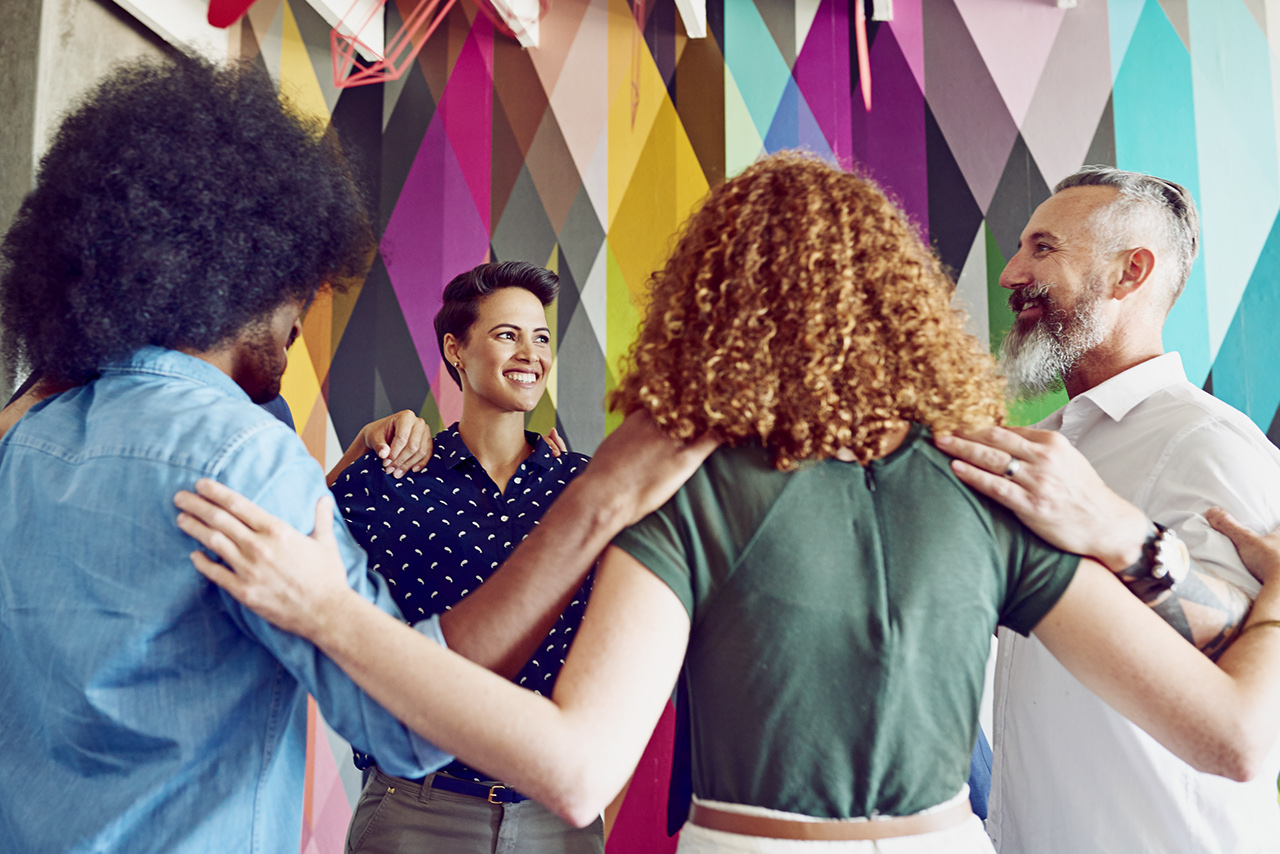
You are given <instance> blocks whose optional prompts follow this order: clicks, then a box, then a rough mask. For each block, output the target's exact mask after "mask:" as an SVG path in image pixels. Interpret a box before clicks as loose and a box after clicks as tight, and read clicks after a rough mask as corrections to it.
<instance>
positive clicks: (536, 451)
mask: <svg viewBox="0 0 1280 854" xmlns="http://www.w3.org/2000/svg"><path fill="white" fill-rule="evenodd" d="M524 438H525V441H526V442H528V443H529V444H530V445H532V446H533V453H531V454H529V456H528V457H526V458H525V460H524V463H523V464H527V465H535V466H538V467H539V468H542V469H549V468H551V466H552V464H553V462H554V460H555V457H554V456H552V454H551V446H550V445H548V444H547V440H546V439H544V438H542V437H541V436H539V435H538V434H537V433H533V432H530V431H529V430H525V431H524ZM435 441H436V448H437V449H438V451H439V453H440V459H441V460H442V461H443V462H444V464H445V465H446V466H447V467H448V468H451V469H456V468H459V467H461V466H463V465H464V464H467V463H469V462H472V461H474V460H475V458H476V455H475V454H473V453H471V450H470V449H469V448H468V447H467V443H466V442H464V441H462V434H461V433H459V432H458V424H457V422H454V423H453V424H451V425H450V426H448V427H446V428H445V429H443V430H441V431H440V432H439V433H437V434H436V438H435Z"/></svg>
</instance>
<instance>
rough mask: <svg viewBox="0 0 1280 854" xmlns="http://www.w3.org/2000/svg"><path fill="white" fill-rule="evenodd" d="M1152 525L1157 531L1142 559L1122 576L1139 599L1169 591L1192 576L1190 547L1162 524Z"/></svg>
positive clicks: (1149, 540) (1148, 540) (1143, 547)
mask: <svg viewBox="0 0 1280 854" xmlns="http://www.w3.org/2000/svg"><path fill="white" fill-rule="evenodd" d="M1151 524H1152V526H1153V527H1154V529H1155V530H1154V531H1152V533H1151V535H1150V536H1148V537H1147V541H1146V542H1145V543H1143V545H1142V556H1141V557H1139V558H1138V560H1137V561H1136V562H1135V563H1134V564H1133V565H1132V566H1130V567H1129V568H1128V569H1126V570H1125V571H1124V572H1122V573H1120V575H1121V577H1122V578H1123V579H1125V583H1126V584H1128V585H1129V586H1130V587H1131V588H1134V592H1135V593H1138V594H1139V595H1142V594H1143V593H1159V592H1161V591H1164V590H1168V589H1169V588H1170V587H1173V586H1174V585H1175V584H1177V583H1178V582H1180V581H1182V580H1183V579H1185V578H1186V577H1187V575H1188V574H1189V573H1190V572H1191V552H1190V551H1188V550H1187V544H1186V543H1184V542H1183V541H1182V540H1180V539H1179V538H1178V535H1177V534H1175V533H1174V532H1173V531H1172V530H1171V529H1169V528H1166V527H1165V526H1164V525H1161V524H1160V523H1159V522H1152V523H1151ZM1138 588H1141V590H1139V589H1138Z"/></svg>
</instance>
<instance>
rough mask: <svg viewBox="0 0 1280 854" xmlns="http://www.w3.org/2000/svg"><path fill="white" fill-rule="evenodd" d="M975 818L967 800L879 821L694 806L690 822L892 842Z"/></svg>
mask: <svg viewBox="0 0 1280 854" xmlns="http://www.w3.org/2000/svg"><path fill="white" fill-rule="evenodd" d="M971 815H973V809H972V808H971V807H970V806H969V801H968V799H966V800H964V801H962V802H960V803H958V804H956V805H955V806H953V807H948V808H947V809H945V810H940V811H938V812H931V813H923V814H918V815H904V816H895V817H893V818H876V819H871V820H869V821H792V820H791V819H785V818H770V817H768V816H761V815H744V814H742V813H736V812H726V811H725V810H720V809H716V808H715V807H708V806H705V805H703V804H696V803H695V804H694V805H693V806H692V808H691V809H690V812H689V821H690V822H692V823H693V824H696V825H697V826H698V827H705V828H707V829H708V830H719V831H722V832H724V833H739V834H742V835H743V836H763V837H766V838H768V839H828V840H837V839H890V838H892V837H895V836H912V835H915V834H919V833H934V832H936V831H939V830H950V829H952V828H954V827H959V826H960V825H962V824H964V823H965V821H967V820H968V819H969V816H971Z"/></svg>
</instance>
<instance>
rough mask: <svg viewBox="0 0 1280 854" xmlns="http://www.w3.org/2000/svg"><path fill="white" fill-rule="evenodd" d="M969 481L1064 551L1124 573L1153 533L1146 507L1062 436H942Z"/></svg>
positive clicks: (1005, 430)
mask: <svg viewBox="0 0 1280 854" xmlns="http://www.w3.org/2000/svg"><path fill="white" fill-rule="evenodd" d="M935 441H936V444H937V446H938V447H939V448H941V449H942V450H943V451H945V452H946V453H948V454H950V455H951V456H953V457H955V459H954V460H952V462H951V468H952V470H953V471H954V472H955V473H956V476H957V477H959V478H960V480H962V481H963V482H964V483H965V484H967V485H968V486H970V487H972V488H973V489H975V490H977V491H978V492H980V493H982V494H983V495H986V496H987V497H989V498H991V499H994V500H995V501H998V502H999V503H1001V504H1003V505H1004V506H1005V507H1008V508H1009V509H1010V510H1012V511H1013V512H1014V513H1015V514H1016V515H1017V517H1018V518H1019V519H1020V520H1021V521H1022V523H1023V524H1024V525H1026V526H1027V527H1028V528H1030V529H1031V530H1033V531H1035V532H1036V533H1037V534H1039V535H1040V536H1041V537H1043V538H1044V539H1045V540H1046V541H1048V542H1050V543H1052V544H1053V545H1055V546H1057V547H1058V548H1060V549H1063V550H1064V551H1069V552H1075V553H1076V554H1082V555H1088V556H1090V557H1093V558H1095V559H1097V560H1098V561H1099V562H1101V563H1102V564H1104V565H1105V566H1107V567H1108V568H1109V569H1110V570H1111V571H1112V572H1120V571H1121V570H1123V569H1125V568H1126V567H1129V566H1131V565H1132V564H1133V563H1134V562H1136V561H1137V560H1138V559H1139V558H1140V557H1141V556H1142V547H1143V544H1144V543H1145V542H1146V539H1147V537H1148V535H1149V534H1150V532H1151V522H1150V521H1149V520H1148V519H1147V516H1146V514H1145V513H1143V512H1142V511H1141V510H1139V509H1138V508H1137V507H1135V506H1133V505H1132V504H1130V503H1129V502H1128V501H1125V500H1124V499H1123V498H1121V497H1120V496H1119V495H1117V494H1116V493H1115V492H1113V491H1112V490H1111V488H1110V487H1108V486H1107V485H1106V483H1104V482H1103V480H1102V478H1101V477H1099V476H1098V473H1097V472H1096V471H1094V469H1093V466H1092V465H1090V463H1089V461H1088V460H1087V459H1085V457H1084V455H1083V454H1081V453H1080V452H1079V451H1078V450H1076V449H1075V448H1074V447H1073V446H1072V445H1071V443H1070V442H1068V441H1067V439H1066V438H1065V437H1063V436H1062V435H1061V434H1059V433H1057V432H1054V431H1052V430H1036V429H1034V428H1031V427H988V428H985V429H983V430H978V431H975V432H971V433H965V434H959V435H955V436H939V437H937V439H936V440H935Z"/></svg>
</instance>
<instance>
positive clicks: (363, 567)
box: [220, 443, 453, 779]
mask: <svg viewBox="0 0 1280 854" xmlns="http://www.w3.org/2000/svg"><path fill="white" fill-rule="evenodd" d="M298 451H299V453H298V454H297V457H298V458H296V459H287V460H279V459H276V460H272V461H270V462H271V463H272V464H273V468H270V469H262V468H258V473H257V476H256V478H254V477H252V476H251V475H249V473H248V472H247V471H242V469H244V468H246V467H247V468H252V466H251V459H245V460H238V461H237V463H236V464H235V465H232V466H229V467H228V469H227V471H226V472H225V477H222V478H220V480H222V482H224V483H226V484H227V485H228V486H230V487H231V488H232V489H236V490H237V491H240V492H242V494H245V495H247V496H249V497H250V498H252V499H253V500H254V502H255V503H257V504H258V505H259V506H260V507H262V508H263V509H264V510H266V511H267V512H269V513H272V514H273V515H275V516H278V517H280V518H281V519H283V520H284V521H286V522H288V523H289V524H291V525H293V526H294V527H295V528H297V529H298V530H300V531H303V532H304V533H309V532H310V531H311V530H312V529H313V528H314V524H315V507H316V502H317V501H318V500H320V498H321V497H322V496H327V495H328V490H327V488H326V487H325V483H324V477H323V473H322V472H321V471H320V468H319V466H318V465H317V464H316V462H315V461H314V460H312V459H311V458H310V457H309V456H306V455H305V449H303V448H302V446H301V443H298ZM241 456H246V457H249V458H251V456H252V455H241ZM261 462H262V463H266V462H267V461H261ZM264 470H267V471H274V474H273V475H272V476H271V477H270V479H269V480H268V481H267V483H266V485H265V486H262V483H263V480H262V471H264ZM242 480H243V481H244V482H240V481H242ZM253 485H256V486H258V488H257V489H256V490H254V489H252V486H253ZM246 486H249V489H248V490H246ZM333 527H334V535H335V537H336V539H337V542H338V549H339V551H340V553H341V555H342V560H343V564H344V565H345V566H346V570H347V581H348V583H349V584H350V585H351V587H352V589H354V590H355V591H356V592H357V593H359V594H360V595H361V596H363V597H364V598H366V599H368V600H369V601H371V602H373V603H374V604H375V605H377V606H378V607H379V608H380V609H381V610H383V611H385V612H386V613H388V614H391V615H393V616H395V617H396V618H397V619H402V617H401V615H400V611H399V609H397V607H396V605H395V602H394V600H393V599H392V597H391V594H390V592H389V591H388V589H387V583H386V581H384V580H383V579H382V577H381V576H380V575H378V574H377V573H376V572H371V571H369V570H368V567H367V563H366V560H365V553H364V551H363V550H362V549H361V548H360V546H359V545H358V544H357V543H356V542H355V540H354V539H352V537H351V535H350V534H349V533H348V532H347V529H346V525H345V524H344V523H343V521H342V518H341V517H340V516H339V515H338V513H337V511H336V510H335V511H334V518H333ZM223 599H224V601H225V602H226V605H227V609H228V610H229V611H230V612H231V613H232V614H233V615H234V616H235V618H236V620H237V622H239V623H240V625H241V626H242V628H243V629H244V630H245V631H246V632H248V633H249V634H250V635H252V636H253V637H254V638H256V639H257V640H258V641H259V642H260V643H261V644H262V645H263V646H265V647H266V648H267V649H268V650H270V652H271V654H272V655H273V656H274V657H275V658H276V660H277V661H279V662H280V664H281V665H282V666H283V667H284V668H285V670H287V671H288V672H289V674H290V675H292V676H293V678H295V679H297V680H298V683H299V684H300V685H302V687H303V688H304V689H305V690H306V691H308V692H309V693H310V694H311V695H312V696H313V697H315V699H316V703H317V704H318V705H319V707H320V711H321V713H322V714H323V715H324V719H325V720H326V721H327V722H328V723H329V725H330V726H331V727H333V729H334V730H335V731H336V732H337V733H338V734H339V735H341V736H342V737H343V738H345V739H347V741H349V742H350V743H351V745H352V746H353V747H355V748H356V749H357V750H360V751H362V752H366V753H371V754H373V755H374V756H377V757H378V764H379V766H381V767H382V768H383V770H385V771H387V772H388V773H391V774H394V775H396V776H398V777H406V778H410V779H413V778H418V777H424V776H426V775H427V774H430V773H431V772H433V771H435V770H437V769H439V768H441V767H443V766H444V765H447V764H448V763H449V762H451V761H452V760H453V757H452V756H451V755H449V754H447V753H445V752H444V751H442V750H440V749H439V748H437V747H436V746H435V745H433V744H431V743H430V742H428V741H426V740H425V739H423V738H421V737H420V736H418V735H417V733H415V732H413V731H412V730H411V729H409V728H408V727H406V726H405V725H404V724H403V723H401V722H400V721H399V720H398V719H397V718H395V717H394V716H393V715H392V714H391V713H390V712H388V711H387V710H386V709H384V708H383V707H382V706H381V705H380V704H379V703H378V702H377V701H376V700H374V699H373V698H372V697H370V696H369V695H368V694H366V693H365V692H364V691H363V690H362V689H361V688H360V687H359V686H358V685H356V684H355V682H354V681H352V679H351V677H349V676H348V675H347V674H346V673H345V672H343V670H342V669H341V668H340V667H338V665H337V664H335V663H334V662H333V661H332V660H331V659H330V658H329V657H328V656H326V655H325V654H324V653H323V652H321V651H320V650H319V649H318V648H317V647H316V646H315V645H314V644H312V643H311V642H310V641H308V640H306V639H305V638H302V637H299V636H298V635H295V634H292V633H290V632H286V631H282V630H280V629H278V628H276V627H275V626H273V625H271V624H270V623H269V622H267V621H266V620H264V619H262V618H261V617H259V616H257V615H256V614H254V613H253V612H252V611H250V610H249V609H247V608H245V607H244V606H242V605H240V604H239V603H238V602H236V601H235V600H234V599H233V598H232V597H231V596H229V595H227V594H225V593H224V594H223ZM414 629H415V630H416V631H418V632H419V633H420V634H422V635H424V636H426V637H428V638H431V639H432V640H433V641H435V642H436V643H440V644H441V645H444V643H443V642H444V637H443V635H442V634H441V631H440V626H439V622H438V621H437V620H424V621H422V622H419V623H417V624H416V625H415V626H414Z"/></svg>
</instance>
